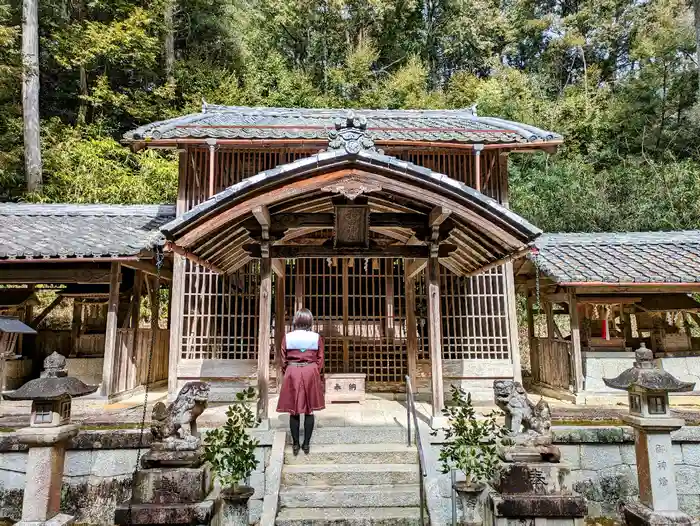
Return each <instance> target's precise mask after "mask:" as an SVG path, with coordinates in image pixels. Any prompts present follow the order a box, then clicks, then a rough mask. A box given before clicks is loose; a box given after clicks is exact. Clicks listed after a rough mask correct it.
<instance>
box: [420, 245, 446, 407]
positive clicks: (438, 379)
mask: <svg viewBox="0 0 700 526" xmlns="http://www.w3.org/2000/svg"><path fill="white" fill-rule="evenodd" d="M425 281H426V283H427V284H428V347H429V349H430V367H431V392H432V406H433V417H434V418H435V417H441V416H442V410H443V409H444V407H445V397H444V396H445V395H444V391H443V389H444V387H443V382H442V318H441V316H440V263H439V261H438V258H436V257H431V258H430V259H429V260H428V265H427V267H426V269H425Z"/></svg>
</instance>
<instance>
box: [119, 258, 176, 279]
mask: <svg viewBox="0 0 700 526" xmlns="http://www.w3.org/2000/svg"><path fill="white" fill-rule="evenodd" d="M122 265H123V266H125V267H129V268H131V269H134V270H140V271H142V272H145V273H146V274H150V275H151V276H160V277H161V279H166V280H171V279H173V270H172V269H171V268H167V267H166V266H165V265H163V266H162V267H161V269H160V272H158V268H157V267H156V266H155V265H154V264H153V263H151V262H150V261H125V262H124V263H122Z"/></svg>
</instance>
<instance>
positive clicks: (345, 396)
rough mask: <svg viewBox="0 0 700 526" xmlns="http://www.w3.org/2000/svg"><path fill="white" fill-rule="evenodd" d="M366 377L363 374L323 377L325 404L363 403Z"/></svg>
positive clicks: (340, 374) (339, 374)
mask: <svg viewBox="0 0 700 526" xmlns="http://www.w3.org/2000/svg"><path fill="white" fill-rule="evenodd" d="M366 376H367V375H366V374H363V373H338V374H327V375H325V377H326V402H364V400H365V378H366Z"/></svg>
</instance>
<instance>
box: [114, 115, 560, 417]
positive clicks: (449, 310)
mask: <svg viewBox="0 0 700 526" xmlns="http://www.w3.org/2000/svg"><path fill="white" fill-rule="evenodd" d="M125 140H126V142H128V143H130V144H131V145H132V147H133V148H135V149H139V148H144V147H148V148H177V150H178V152H179V155H180V174H179V177H180V179H179V194H178V201H177V217H176V219H175V220H173V221H172V222H170V223H168V224H166V225H165V226H163V227H162V228H161V231H162V232H163V233H164V235H165V237H166V239H167V243H166V249H167V250H170V251H172V252H173V253H174V254H175V260H174V268H173V301H172V312H171V320H172V323H171V334H170V337H171V342H170V343H171V345H170V352H171V354H170V373H169V391H170V392H171V394H172V393H176V392H177V390H178V387H179V386H181V385H182V384H183V383H184V382H186V381H189V380H191V379H195V378H197V379H200V378H202V379H206V380H207V381H209V382H210V383H211V385H212V398H213V399H215V400H216V399H218V400H229V399H231V397H232V396H233V393H234V392H235V390H236V389H238V388H241V387H245V386H247V385H251V384H252V385H257V386H258V388H259V390H260V395H261V396H260V400H261V404H260V410H261V413H262V414H261V416H264V415H266V414H267V410H268V407H267V406H268V403H269V401H268V396H267V394H268V393H270V392H271V391H273V390H274V387H275V384H276V379H277V378H278V376H279V367H280V364H279V360H278V356H279V352H278V351H279V342H280V341H281V336H282V335H283V334H284V331H285V330H287V329H288V324H289V322H290V319H291V316H292V315H293V313H294V311H295V310H296V309H298V308H301V307H307V308H309V309H311V311H312V312H313V313H314V315H315V323H316V329H317V330H318V331H319V332H320V333H322V334H323V335H324V336H325V339H326V373H327V374H334V373H361V374H363V375H364V376H365V378H366V385H367V389H368V390H374V391H385V392H386V391H388V392H401V391H403V389H404V384H405V382H404V377H405V375H406V374H409V375H410V376H411V377H412V378H413V379H414V385H417V386H418V389H419V390H420V391H424V392H430V394H431V396H432V401H433V411H434V416H437V415H439V414H440V410H441V409H442V407H443V405H444V390H445V389H446V386H447V387H449V384H456V385H460V386H462V387H464V388H466V389H468V390H469V391H471V392H472V393H474V394H475V395H476V396H478V394H479V393H481V394H483V395H484V396H491V395H490V391H491V384H492V382H493V380H494V379H496V378H516V379H519V378H520V360H519V351H518V345H517V320H516V315H515V286H514V281H513V273H512V263H511V261H512V260H513V259H515V258H518V257H520V256H522V255H523V254H524V253H525V252H526V251H527V250H529V247H530V246H531V243H532V242H533V240H534V239H535V238H536V237H537V236H538V235H539V234H540V233H541V232H540V231H539V230H538V229H537V228H536V227H534V226H533V225H531V224H529V223H528V222H527V221H525V220H524V219H522V218H521V217H519V216H517V215H516V214H514V213H512V212H510V211H509V210H508V179H507V162H508V156H509V155H510V154H512V153H527V152H535V151H543V150H544V151H548V152H552V151H554V150H555V149H556V147H557V145H558V144H560V143H561V137H560V136H558V135H556V134H554V133H551V132H546V131H544V130H539V129H537V128H534V127H531V126H528V125H524V124H518V123H513V122H509V121H504V120H500V119H493V118H484V117H479V116H477V115H476V114H475V113H474V112H473V111H465V110H459V111H457V110H453V111H393V110H358V112H357V115H355V114H353V113H352V112H350V113H348V112H346V111H344V110H307V109H275V108H238V107H221V106H210V105H206V104H205V105H204V107H203V109H202V112H201V113H199V114H193V115H188V116H184V117H179V118H176V119H171V120H169V121H163V122H158V123H153V124H150V125H147V126H144V127H141V128H139V129H137V130H134V131H133V132H130V133H128V134H127V135H126V136H125ZM261 351H262V352H261Z"/></svg>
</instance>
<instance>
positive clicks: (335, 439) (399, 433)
mask: <svg viewBox="0 0 700 526" xmlns="http://www.w3.org/2000/svg"><path fill="white" fill-rule="evenodd" d="M301 436H302V438H303V436H304V423H303V418H302V424H301ZM291 443H292V438H291V436H290V434H289V433H287V444H291ZM405 443H406V429H405V428H404V427H401V426H398V425H396V426H367V427H317V428H316V429H314V434H313V437H312V438H311V449H312V453H313V449H314V446H316V445H322V444H405ZM301 454H302V455H303V453H301Z"/></svg>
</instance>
